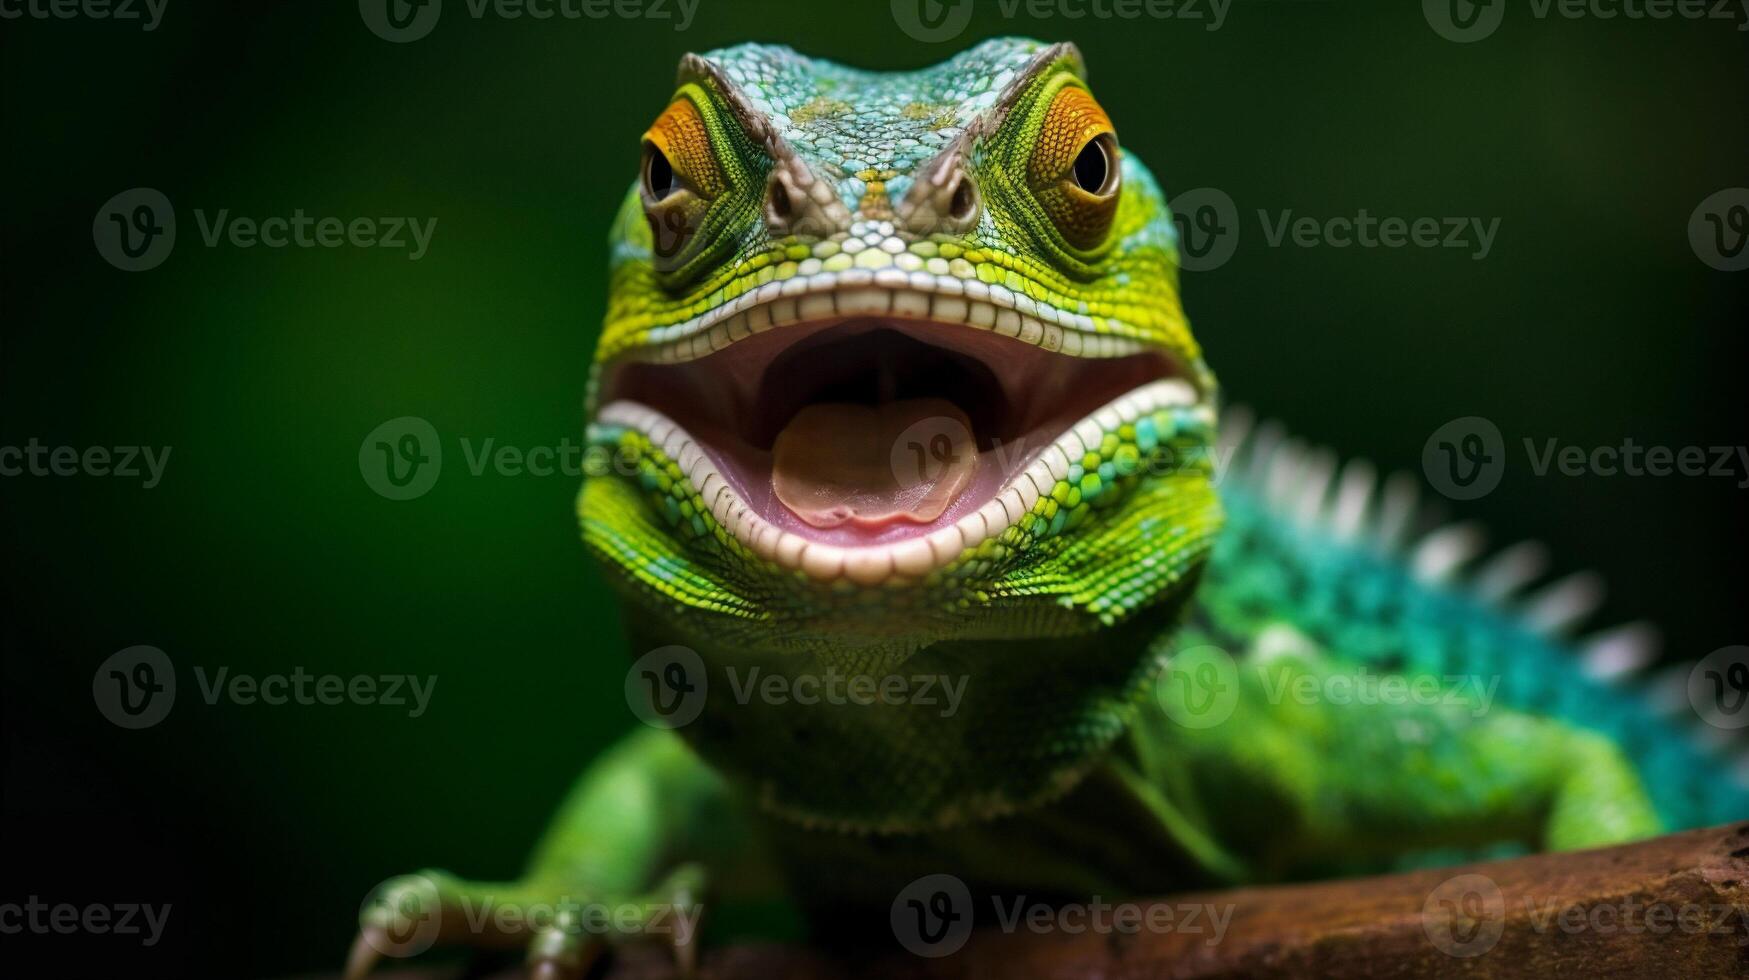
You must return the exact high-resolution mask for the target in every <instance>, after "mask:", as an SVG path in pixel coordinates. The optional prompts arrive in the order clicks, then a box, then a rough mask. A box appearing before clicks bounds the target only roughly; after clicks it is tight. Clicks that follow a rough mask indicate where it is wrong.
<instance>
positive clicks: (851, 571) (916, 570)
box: [596, 297, 1200, 585]
mask: <svg viewBox="0 0 1749 980" xmlns="http://www.w3.org/2000/svg"><path fill="white" fill-rule="evenodd" d="M887 302H888V303H889V304H890V305H888V306H886V307H884V308H885V309H886V310H887V312H886V313H885V314H884V315H881V314H875V315H869V314H865V313H861V312H860V311H862V310H870V311H871V312H872V309H871V308H872V306H873V301H872V300H871V299H870V298H868V297H855V298H851V299H850V300H848V301H846V300H844V299H843V298H842V297H840V298H839V299H838V301H837V303H836V307H835V309H834V313H835V315H830V316H823V317H815V318H809V319H801V318H798V319H796V320H794V321H792V322H790V323H787V324H777V325H779V326H781V327H782V329H776V330H770V329H768V330H765V331H761V332H758V333H749V334H746V335H744V336H742V337H741V338H740V339H737V340H735V341H734V342H732V343H729V344H727V345H726V346H724V347H722V348H721V349H719V350H716V351H714V352H711V353H707V354H702V356H696V357H692V358H690V359H687V360H684V361H681V362H680V363H670V361H671V357H669V356H662V355H655V356H650V355H648V354H647V355H646V357H645V358H637V357H628V358H623V359H621V360H618V361H616V362H614V363H612V364H610V365H608V367H607V369H606V370H605V372H604V374H603V376H602V378H601V385H600V399H599V400H600V402H601V403H602V407H601V409H600V411H599V413H598V414H597V417H596V422H597V424H598V426H604V427H609V428H612V427H625V428H630V429H634V430H636V431H638V432H640V433H642V434H643V435H645V436H646V437H647V438H649V439H650V441H651V442H652V443H653V444H654V445H655V446H657V447H658V448H661V449H662V450H663V451H664V453H665V454H666V455H667V456H668V457H669V458H671V459H673V460H675V461H676V462H677V463H678V464H679V466H680V469H681V471H682V472H683V473H685V474H686V477H687V479H688V481H689V482H690V483H691V485H692V487H693V489H694V490H696V491H697V493H698V494H699V497H700V499H701V500H702V502H703V504H704V506H705V507H706V508H707V509H708V510H709V511H710V513H711V515H712V517H713V518H714V519H715V520H716V521H717V522H718V523H719V524H720V525H722V526H723V527H724V528H725V529H726V530H727V531H728V532H729V533H731V534H733V535H734V536H735V537H736V538H737V539H738V540H739V541H740V542H741V543H742V544H744V545H746V546H747V547H748V548H749V549H750V550H751V551H753V552H754V553H755V554H757V555H759V556H760V557H762V558H765V559H767V560H769V561H772V562H774V563H776V564H778V565H779V566H781V567H785V568H790V569H799V570H801V571H803V572H806V573H807V574H808V575H809V576H811V577H813V578H816V579H820V580H827V581H830V580H835V579H840V578H844V579H849V580H851V581H853V582H856V583H858V584H867V585H872V584H878V583H881V582H884V581H886V580H888V579H889V578H892V577H894V576H901V577H905V578H919V577H922V576H924V575H927V574H928V573H929V572H930V571H933V570H935V569H937V568H941V567H943V566H945V565H947V564H948V563H950V562H951V561H953V560H954V559H955V558H958V557H960V556H961V555H963V554H964V553H966V552H967V551H968V550H969V549H971V548H974V547H976V546H977V545H978V544H979V543H980V542H981V541H983V540H985V539H986V538H989V537H993V536H997V535H1000V534H1002V533H1003V532H1004V531H1005V530H1006V529H1007V528H1008V527H1009V526H1010V525H1012V524H1014V523H1016V522H1017V521H1019V520H1020V519H1021V517H1022V516H1023V515H1024V514H1026V513H1027V512H1028V511H1029V510H1031V509H1032V508H1033V506H1034V504H1035V503H1037V502H1038V501H1039V499H1040V497H1041V495H1048V494H1050V493H1051V490H1052V488H1053V487H1054V486H1056V485H1057V484H1058V482H1059V481H1061V480H1063V479H1064V478H1065V476H1066V475H1067V474H1069V473H1070V471H1071V468H1072V467H1076V466H1077V464H1078V463H1079V462H1080V461H1081V460H1082V459H1083V457H1084V456H1085V455H1086V453H1087V452H1088V451H1089V449H1090V448H1096V447H1098V446H1099V445H1100V442H1101V440H1102V439H1103V438H1104V434H1105V433H1106V432H1116V431H1117V430H1118V429H1119V428H1120V427H1122V426H1123V425H1125V424H1128V423H1133V422H1135V421H1136V420H1137V419H1138V418H1143V417H1146V416H1148V415H1149V414H1150V413H1154V412H1157V411H1161V410H1165V409H1170V408H1185V407H1191V406H1198V405H1199V404H1200V398H1199V394H1198V392H1197V391H1196V389H1195V388H1194V386H1193V385H1192V384H1191V383H1190V382H1189V381H1188V380H1186V379H1185V378H1183V377H1181V376H1179V374H1178V372H1177V371H1176V370H1175V365H1174V363H1173V362H1172V360H1171V359H1170V358H1169V357H1167V356H1166V355H1164V354H1162V353H1158V352H1155V351H1137V350H1135V349H1134V348H1133V347H1112V348H1111V353H1112V356H1106V357H1097V356H1071V355H1068V354H1064V353H1061V352H1060V351H1055V350H1047V349H1045V348H1044V347H1042V346H1041V345H1039V344H1038V343H1033V342H1027V341H1026V340H1024V339H1020V338H1019V337H1017V336H1012V335H1003V334H1001V333H998V332H996V331H995V330H992V329H977V327H976V326H975V325H974V324H971V323H958V322H949V321H943V320H939V319H932V318H929V317H927V316H916V315H894V313H893V310H895V309H901V308H902V309H904V310H907V311H915V310H916V309H917V308H916V307H914V306H911V305H909V304H906V303H903V302H901V301H900V300H898V299H897V298H896V297H889V298H888V299H887ZM847 309H850V310H856V311H859V312H856V313H851V314H849V315H846V314H845V313H842V312H838V311H841V310H847ZM921 309H922V311H928V310H929V304H928V303H924V304H923V305H922V307H921ZM792 311H793V304H792Z"/></svg>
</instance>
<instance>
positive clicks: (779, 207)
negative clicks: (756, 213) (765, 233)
mask: <svg viewBox="0 0 1749 980" xmlns="http://www.w3.org/2000/svg"><path fill="white" fill-rule="evenodd" d="M784 184H785V181H784V180H783V178H781V177H778V178H776V179H773V180H772V182H771V193H770V194H769V195H768V196H767V197H766V201H765V217H766V220H767V221H768V222H769V223H770V225H771V227H772V228H774V229H782V228H787V227H789V223H790V219H791V218H793V217H795V210H796V208H795V202H794V201H792V200H791V199H790V195H789V189H788V188H787V187H785V186H784Z"/></svg>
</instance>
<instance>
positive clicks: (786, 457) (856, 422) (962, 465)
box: [771, 398, 978, 527]
mask: <svg viewBox="0 0 1749 980" xmlns="http://www.w3.org/2000/svg"><path fill="white" fill-rule="evenodd" d="M977 468H978V450H977V446H976V443H974V442H973V440H972V424H971V420H970V419H968V418H966V413H964V412H962V411H960V410H959V406H957V405H955V404H954V403H953V402H950V401H947V400H946V399H942V398H909V399H905V400H903V401H893V402H885V403H882V404H880V405H845V404H826V405H809V406H808V407H807V408H804V409H802V410H801V411H800V412H798V413H797V414H796V417H795V418H794V419H791V420H790V423H789V425H787V426H785V427H784V430H783V431H782V432H780V433H778V435H777V444H776V445H775V446H774V447H773V450H772V466H771V488H772V490H773V491H774V492H776V494H777V499H778V500H781V501H783V505H784V506H785V507H788V508H789V509H790V510H792V511H794V512H795V514H796V516H797V517H800V518H801V519H802V520H804V521H806V522H808V523H809V524H812V525H813V526H814V527H837V526H839V525H840V524H844V523H846V522H853V523H856V524H865V525H880V524H886V523H889V522H892V521H915V522H916V523H919V524H927V523H929V522H930V521H933V520H935V519H936V518H937V517H940V516H941V513H942V511H944V510H946V509H947V506H948V504H951V503H953V499H954V497H956V496H958V495H959V493H960V491H961V490H964V489H965V487H966V484H967V483H969V482H971V479H972V475H973V474H974V473H975V472H976V471H977Z"/></svg>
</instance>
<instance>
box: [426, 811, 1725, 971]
mask: <svg viewBox="0 0 1749 980" xmlns="http://www.w3.org/2000/svg"><path fill="white" fill-rule="evenodd" d="M1154 904H1159V905H1164V906H1170V907H1171V909H1173V910H1174V911H1175V912H1179V911H1181V910H1183V909H1184V908H1186V907H1187V906H1190V905H1198V906H1207V907H1213V908H1215V909H1220V910H1226V909H1231V919H1230V920H1229V921H1228V922H1227V925H1226V928H1225V930H1224V934H1223V935H1222V936H1221V937H1220V939H1219V941H1218V942H1215V941H1211V940H1212V939H1213V935H1212V928H1211V927H1209V926H1208V925H1207V924H1206V923H1205V924H1204V925H1203V926H1202V927H1201V928H1200V929H1199V931H1198V932H1195V933H1191V932H1187V931H1177V930H1174V931H1143V932H1131V933H1120V932H1115V931H1110V930H1106V931H1101V932H1080V933H1068V932H1063V931H1048V932H1035V931H1031V930H1028V929H1027V928H1025V927H1024V926H1022V927H1020V928H1018V929H1015V930H1012V931H1008V932H1004V931H1001V930H999V929H995V928H985V929H981V930H979V931H976V932H974V933H973V934H972V936H971V938H970V939H969V940H968V941H967V942H966V944H965V946H964V948H963V949H961V950H959V951H958V952H956V953H954V954H952V955H949V956H945V957H942V958H939V959H926V958H922V957H918V956H912V955H909V954H906V953H903V952H895V953H888V954H880V955H877V956H874V957H872V958H871V957H859V958H855V959H851V958H846V959H844V960H839V959H834V958H832V957H831V956H829V955H827V954H825V953H821V952H816V951H810V950H803V949H792V948H788V947H778V946H743V947H736V948H732V949H721V950H713V951H710V952H708V953H707V954H706V955H705V957H704V962H703V966H702V968H701V970H700V980H839V978H844V977H854V978H865V977H866V978H874V977H883V978H884V977H901V978H907V977H909V978H920V980H923V978H928V980H948V978H956V980H957V978H968V980H969V978H981V977H996V978H1027V977H1039V978H1053V980H1054V978H1070V977H1076V978H1079V977H1101V978H1110V980H1126V978H1141V977H1148V978H1155V977H1174V978H1195V980H1214V978H1222V980H1225V978H1235V980H1236V978H1270V977H1284V978H1285V977H1305V976H1342V977H1359V978H1387V977H1388V978H1398V977H1464V978H1494V977H1537V978H1541V977H1568V976H1572V977H1581V978H1584V980H1603V978H1614V977H1621V978H1643V977H1673V978H1683V980H1705V978H1712V977H1744V976H1749V823H1742V824H1734V825H1728V826H1724V827H1716V828H1712V829H1709V830H1697V831H1690V832H1687V833H1681V834H1673V835H1670V836H1668V837H1662V838H1658V839H1656V840H1650V841H1644V842H1641V843H1637V844H1629V845H1625V846H1621V847H1611V848H1604V849H1600V850H1594V851H1580V852H1574V853H1567V854H1541V855H1535V856H1531V857H1524V858H1518V859H1515V860H1510V861H1496V862H1490V863H1486V864H1476V865H1469V866H1465V867H1459V868H1442V869H1438V870H1433V871H1420V872H1414V873H1410V874H1400V875H1391V876H1385V877H1374V878H1354V879H1347V880H1341V881H1329V882H1319V883H1316V884H1306V885H1287V886H1277V887H1269V888H1241V889H1235V890H1231V891H1224V892H1208V893H1198V894H1185V895H1174V896H1171V897H1169V898H1165V899H1160V900H1158V902H1153V903H1144V907H1146V906H1148V905H1154ZM994 918H995V916H994V915H993V914H989V913H984V914H981V915H980V916H979V919H980V923H981V924H987V923H986V922H985V920H990V919H994ZM1177 918H1178V921H1180V922H1182V921H1183V920H1182V917H1181V916H1178V917H1177ZM420 976H423V977H426V978H427V980H429V975H420V974H410V975H404V980H415V977H420ZM607 976H609V977H611V978H613V980H656V978H663V980H667V978H669V977H671V976H673V970H672V966H671V961H670V960H669V959H667V958H666V954H665V952H664V951H662V950H656V949H648V948H645V949H628V950H627V951H625V952H624V953H623V954H621V955H620V956H619V957H618V958H617V960H616V962H615V963H614V964H613V965H612V966H611V968H610V969H609V970H608V973H607ZM504 980H509V978H504Z"/></svg>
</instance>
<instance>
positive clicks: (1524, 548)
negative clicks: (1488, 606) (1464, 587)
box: [1471, 541, 1549, 602]
mask: <svg viewBox="0 0 1749 980" xmlns="http://www.w3.org/2000/svg"><path fill="white" fill-rule="evenodd" d="M1548 567H1549V553H1548V550H1547V549H1546V548H1544V547H1543V546H1542V545H1541V544H1539V543H1537V542H1535V541H1520V542H1519V543H1517V544H1515V545H1513V546H1512V547H1510V548H1507V549H1505V550H1503V551H1501V552H1500V553H1499V554H1497V555H1495V556H1494V557H1492V558H1490V559H1488V561H1487V563H1486V564H1484V565H1483V566H1482V567H1481V568H1479V569H1477V571H1476V575H1475V577H1474V578H1473V579H1472V580H1471V589H1472V590H1473V591H1474V592H1475V594H1476V596H1477V598H1480V599H1482V600H1483V601H1486V602H1504V601H1506V600H1507V599H1510V598H1512V597H1513V596H1515V595H1517V594H1518V592H1519V591H1520V590H1521V589H1523V588H1524V587H1525V586H1527V585H1529V584H1530V583H1531V582H1533V581H1535V580H1536V579H1537V578H1538V577H1540V576H1541V575H1542V574H1543V573H1544V572H1545V571H1547V570H1548Z"/></svg>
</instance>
